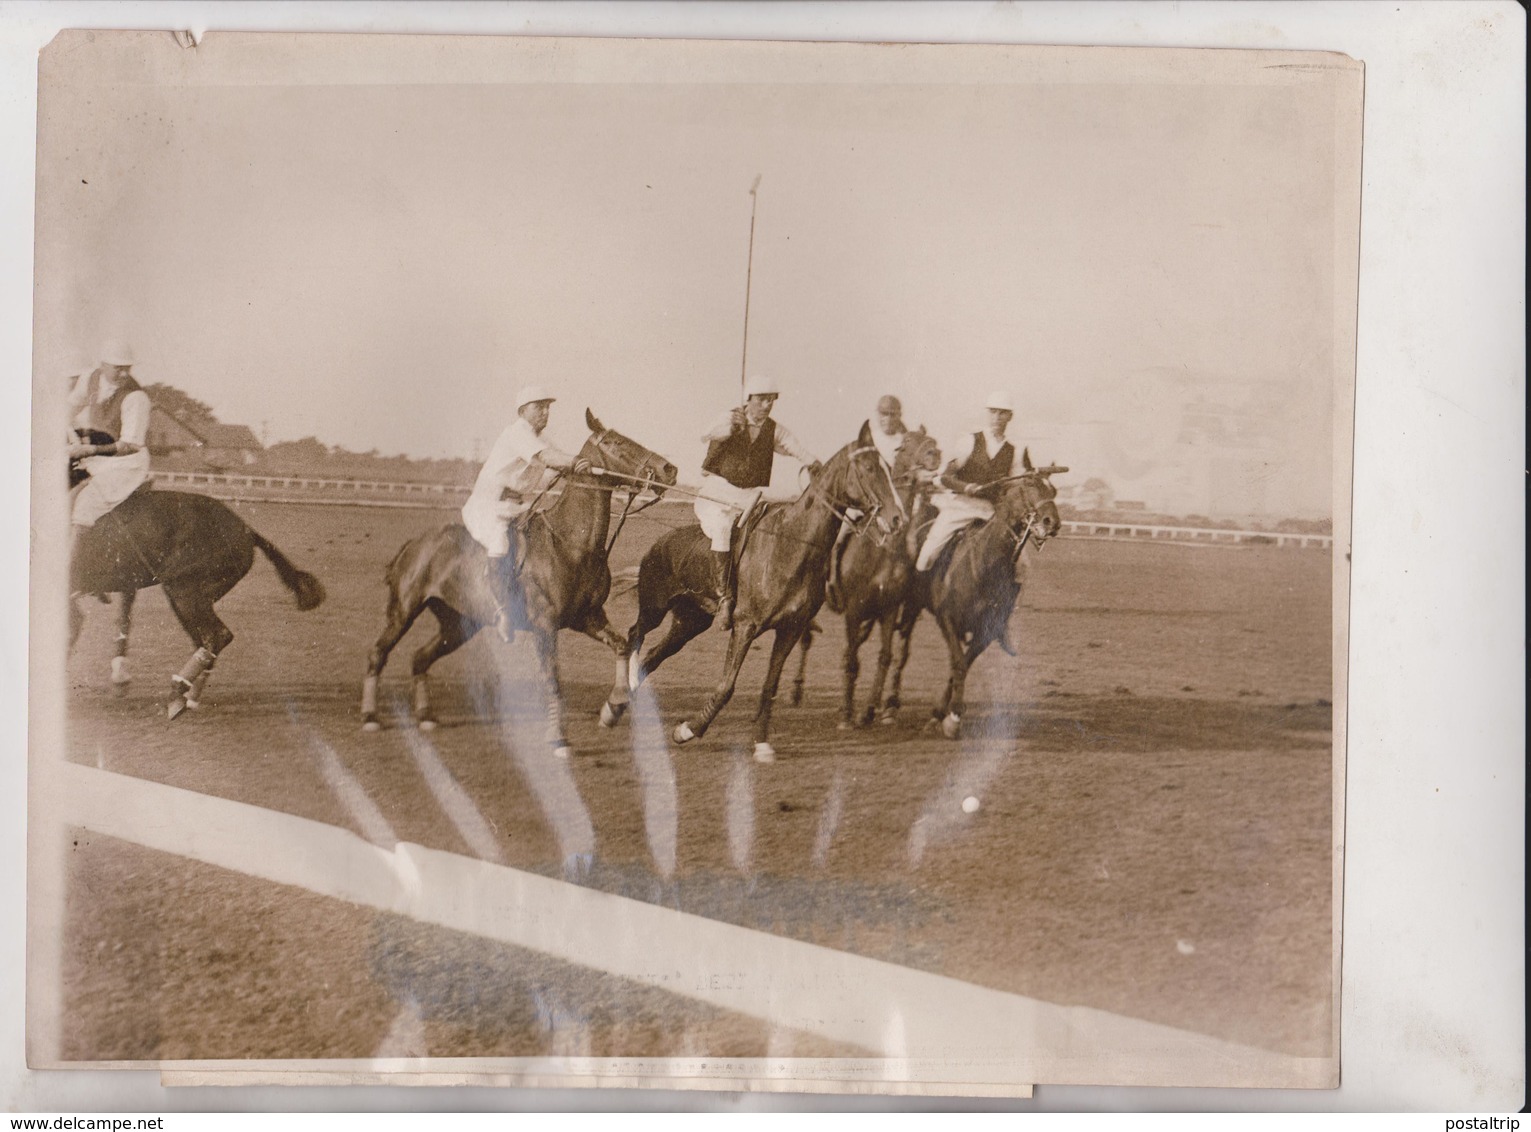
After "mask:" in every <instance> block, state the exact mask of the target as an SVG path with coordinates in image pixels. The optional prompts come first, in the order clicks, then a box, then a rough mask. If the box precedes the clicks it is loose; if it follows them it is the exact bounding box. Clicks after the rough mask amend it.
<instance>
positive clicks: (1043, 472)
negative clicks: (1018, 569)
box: [1002, 468, 1052, 561]
mask: <svg viewBox="0 0 1531 1132" xmlns="http://www.w3.org/2000/svg"><path fill="white" fill-rule="evenodd" d="M1050 474H1051V469H1044V468H1038V469H1034V470H1032V471H1029V472H1022V473H1021V474H1020V475H1016V476H1010V477H1008V478H1009V479H1011V480H1014V481H1017V482H1026V481H1031V482H1043V481H1045V479H1046V477H1047V476H1048V475H1050ZM1048 502H1050V500H1049V499H1041V500H1037V501H1036V502H1033V503H1029V504H1028V505H1027V507H1026V513H1025V515H1024V516H1023V520H1024V521H1023V522H1022V523H1021V524H1020V527H1021V531H1020V533H1019V534H1017V533H1016V528H1015V524H1012V523H1005V524H1003V527H1002V529H1003V530H1004V532H1005V534H1006V535H1007V536H1008V537H1009V538H1010V540H1011V541H1012V542H1013V543H1014V544H1015V550H1014V551H1012V552H1011V555H1010V559H1011V561H1015V560H1016V559H1018V558H1020V556H1021V552H1022V551H1023V550H1025V549H1026V543H1027V542H1028V541H1030V542H1032V544H1033V545H1034V546H1035V547H1036V548H1037V550H1041V549H1042V547H1043V546H1044V545H1045V544H1046V543H1047V540H1048V539H1049V538H1050V537H1052V536H1050V535H1047V534H1044V533H1043V531H1042V528H1041V526H1040V525H1039V524H1038V522H1037V519H1038V516H1039V514H1040V512H1041V510H1042V505H1043V504H1044V503H1048Z"/></svg>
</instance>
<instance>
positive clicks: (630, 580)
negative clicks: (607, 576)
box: [611, 566, 639, 597]
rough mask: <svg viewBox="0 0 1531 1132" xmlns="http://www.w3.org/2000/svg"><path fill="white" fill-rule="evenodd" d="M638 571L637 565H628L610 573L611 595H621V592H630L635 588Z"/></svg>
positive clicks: (636, 586)
mask: <svg viewBox="0 0 1531 1132" xmlns="http://www.w3.org/2000/svg"><path fill="white" fill-rule="evenodd" d="M638 571H639V567H637V566H628V567H627V568H625V569H622V570H617V571H616V572H614V573H613V574H612V575H611V596H612V597H621V596H622V595H623V594H625V593H631V592H632V591H633V590H635V589H637V588H638Z"/></svg>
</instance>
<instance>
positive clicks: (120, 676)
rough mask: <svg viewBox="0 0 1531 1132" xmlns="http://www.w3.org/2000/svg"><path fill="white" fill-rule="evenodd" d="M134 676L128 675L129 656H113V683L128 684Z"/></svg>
mask: <svg viewBox="0 0 1531 1132" xmlns="http://www.w3.org/2000/svg"><path fill="white" fill-rule="evenodd" d="M132 679H133V677H131V676H129V675H128V658H127V657H125V656H114V657H112V683H113V684H126V683H128V682H129V681H130V680H132Z"/></svg>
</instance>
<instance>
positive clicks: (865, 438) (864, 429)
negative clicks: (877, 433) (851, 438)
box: [856, 421, 872, 448]
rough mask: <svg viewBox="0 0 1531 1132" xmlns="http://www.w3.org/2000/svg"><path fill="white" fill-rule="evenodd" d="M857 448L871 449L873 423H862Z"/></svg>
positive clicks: (857, 437) (857, 438) (857, 436)
mask: <svg viewBox="0 0 1531 1132" xmlns="http://www.w3.org/2000/svg"><path fill="white" fill-rule="evenodd" d="M856 446H857V447H858V448H870V447H871V446H872V422H871V421H862V422H861V431H860V432H859V433H857V434H856Z"/></svg>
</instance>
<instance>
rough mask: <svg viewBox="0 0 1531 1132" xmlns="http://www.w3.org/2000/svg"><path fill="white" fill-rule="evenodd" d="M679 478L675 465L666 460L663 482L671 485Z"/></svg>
mask: <svg viewBox="0 0 1531 1132" xmlns="http://www.w3.org/2000/svg"><path fill="white" fill-rule="evenodd" d="M679 476H680V472H679V470H678V469H677V468H676V467H675V465H674V464H672V463H670V462H669V461H668V460H666V461H665V465H664V477H665V482H666V483H671V484H673V483H674V482H675V481H676V479H677V478H678V477H679Z"/></svg>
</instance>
